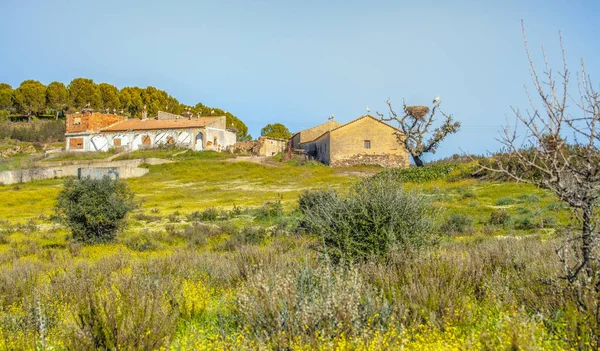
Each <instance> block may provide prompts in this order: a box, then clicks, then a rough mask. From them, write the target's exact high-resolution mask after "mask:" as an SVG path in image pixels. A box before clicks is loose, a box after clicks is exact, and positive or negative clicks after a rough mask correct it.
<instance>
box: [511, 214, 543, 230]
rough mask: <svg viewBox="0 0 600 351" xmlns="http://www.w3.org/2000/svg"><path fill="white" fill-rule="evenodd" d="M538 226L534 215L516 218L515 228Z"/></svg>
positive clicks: (528, 228) (529, 228)
mask: <svg viewBox="0 0 600 351" xmlns="http://www.w3.org/2000/svg"><path fill="white" fill-rule="evenodd" d="M538 227H539V225H538V224H537V223H535V221H534V220H533V217H532V216H524V217H519V218H517V219H515V229H520V230H531V229H535V228H538Z"/></svg>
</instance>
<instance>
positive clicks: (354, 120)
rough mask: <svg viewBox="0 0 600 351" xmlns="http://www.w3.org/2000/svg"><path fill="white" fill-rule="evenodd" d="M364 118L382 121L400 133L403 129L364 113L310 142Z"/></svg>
mask: <svg viewBox="0 0 600 351" xmlns="http://www.w3.org/2000/svg"><path fill="white" fill-rule="evenodd" d="M363 118H371V119H373V120H375V121H377V122H379V123H381V124H383V125H385V126H386V127H390V128H392V129H394V130H396V131H397V132H400V133H402V131H401V130H400V129H398V128H396V127H394V126H392V125H389V124H387V123H385V122H384V121H382V120H380V119H378V118H375V117H373V116H371V115H363V116H360V117H358V118H356V119H353V120H351V121H350V122H348V123H346V124H342V125H341V126H339V127H337V128H333V129H332V130H330V131H327V132H325V133H323V134H321V135H319V136H318V137H316V138H315V139H314V140H311V141H310V142H314V141H317V140H318V139H321V138H322V137H323V136H324V135H326V134H327V133H331V132H334V131H336V130H338V129H341V128H344V127H346V126H347V125H350V124H352V123H354V122H357V121H360V120H361V119H363Z"/></svg>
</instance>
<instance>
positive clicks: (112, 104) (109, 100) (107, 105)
mask: <svg viewBox="0 0 600 351" xmlns="http://www.w3.org/2000/svg"><path fill="white" fill-rule="evenodd" d="M98 92H99V93H100V100H101V101H102V108H103V109H108V110H110V111H113V110H114V111H116V110H119V109H121V100H119V89H117V87H115V86H114V85H112V84H108V83H100V84H98Z"/></svg>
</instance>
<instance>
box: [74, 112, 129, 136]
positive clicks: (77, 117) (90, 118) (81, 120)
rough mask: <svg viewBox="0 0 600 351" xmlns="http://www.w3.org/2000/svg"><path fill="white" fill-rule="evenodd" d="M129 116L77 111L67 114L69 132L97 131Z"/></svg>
mask: <svg viewBox="0 0 600 351" xmlns="http://www.w3.org/2000/svg"><path fill="white" fill-rule="evenodd" d="M126 119H127V117H125V116H117V115H109V114H104V113H96V112H94V113H75V114H68V115H67V133H78V132H86V131H89V132H96V131H98V130H100V129H101V128H104V127H108V126H110V125H112V124H115V123H117V122H121V121H125V120H126Z"/></svg>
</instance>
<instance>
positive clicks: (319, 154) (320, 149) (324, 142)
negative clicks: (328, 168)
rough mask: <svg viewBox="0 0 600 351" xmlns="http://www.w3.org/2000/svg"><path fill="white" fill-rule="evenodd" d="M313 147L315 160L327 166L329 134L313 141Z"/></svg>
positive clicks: (329, 147)
mask: <svg viewBox="0 0 600 351" xmlns="http://www.w3.org/2000/svg"><path fill="white" fill-rule="evenodd" d="M314 147H315V151H316V159H317V161H319V162H323V163H324V164H326V165H328V164H330V162H331V158H330V152H331V133H327V134H325V135H323V136H322V137H320V138H319V139H317V140H315V142H314Z"/></svg>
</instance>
